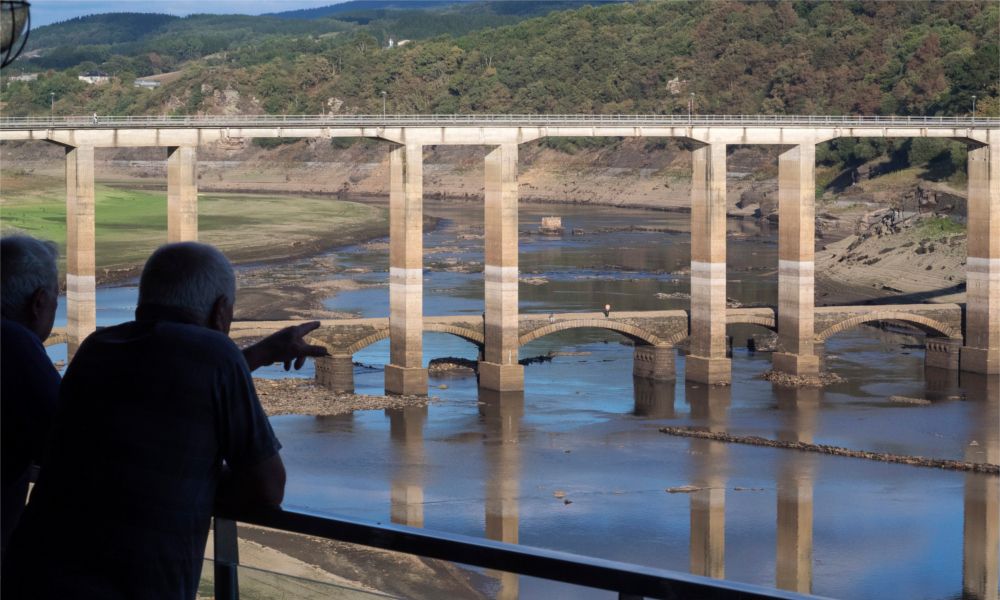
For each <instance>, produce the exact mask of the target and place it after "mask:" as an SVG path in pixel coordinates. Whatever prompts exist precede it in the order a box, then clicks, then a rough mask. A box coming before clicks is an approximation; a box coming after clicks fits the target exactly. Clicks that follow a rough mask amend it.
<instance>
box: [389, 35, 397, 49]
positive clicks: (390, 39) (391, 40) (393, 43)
mask: <svg viewBox="0 0 1000 600" xmlns="http://www.w3.org/2000/svg"><path fill="white" fill-rule="evenodd" d="M388 47H389V48H395V47H396V40H394V39H392V38H391V37H390V38H389V45H388Z"/></svg>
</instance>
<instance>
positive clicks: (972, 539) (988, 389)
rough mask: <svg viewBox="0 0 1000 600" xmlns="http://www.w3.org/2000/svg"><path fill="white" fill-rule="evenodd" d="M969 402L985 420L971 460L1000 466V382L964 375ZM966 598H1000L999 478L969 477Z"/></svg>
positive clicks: (968, 453) (978, 424)
mask: <svg viewBox="0 0 1000 600" xmlns="http://www.w3.org/2000/svg"><path fill="white" fill-rule="evenodd" d="M961 377H962V385H963V387H965V390H966V399H967V400H968V401H970V402H973V403H974V404H975V406H976V409H977V411H978V412H979V415H980V418H978V419H977V420H976V421H975V426H974V429H973V430H972V431H971V432H970V433H969V442H968V445H967V446H966V449H965V460H967V461H972V462H988V463H993V464H996V463H998V462H1000V376H997V375H977V374H973V373H962V375H961ZM962 529H963V531H962V537H963V543H962V597H963V598H970V599H971V598H974V599H976V600H997V598H998V596H1000V591H998V588H1000V483H998V482H997V478H996V476H994V475H986V474H982V473H969V474H967V475H966V476H965V501H964V517H963V527H962Z"/></svg>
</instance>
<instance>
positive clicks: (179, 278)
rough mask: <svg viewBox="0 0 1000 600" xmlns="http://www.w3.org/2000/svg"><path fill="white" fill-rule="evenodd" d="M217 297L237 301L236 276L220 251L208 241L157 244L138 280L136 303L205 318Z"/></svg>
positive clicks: (230, 301) (232, 301) (231, 301)
mask: <svg viewBox="0 0 1000 600" xmlns="http://www.w3.org/2000/svg"><path fill="white" fill-rule="evenodd" d="M219 296H225V297H226V299H227V300H228V301H229V303H230V304H232V303H234V302H235V301H236V275H235V274H234V273H233V267H232V265H230V264H229V261H228V260H227V259H226V257H225V256H223V255H222V252H219V250H218V249H216V248H215V247H213V246H209V245H208V244H199V243H197V242H180V243H177V244H167V245H165V246H160V247H159V248H157V249H156V251H155V252H153V255H152V256H150V257H149V260H147V261H146V266H145V267H144V268H143V269H142V277H141V278H140V279H139V306H143V305H146V304H155V305H159V306H169V307H171V308H179V309H182V310H185V311H187V312H189V313H191V314H192V315H193V316H195V317H197V318H199V319H202V320H207V319H208V317H209V316H210V313H211V311H212V305H213V304H215V301H216V299H218V298H219Z"/></svg>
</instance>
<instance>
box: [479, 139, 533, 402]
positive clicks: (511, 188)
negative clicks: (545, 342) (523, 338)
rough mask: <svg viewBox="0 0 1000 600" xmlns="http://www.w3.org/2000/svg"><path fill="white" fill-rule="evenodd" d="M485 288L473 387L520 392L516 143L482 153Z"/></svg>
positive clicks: (521, 377) (522, 369)
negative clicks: (476, 377)
mask: <svg viewBox="0 0 1000 600" xmlns="http://www.w3.org/2000/svg"><path fill="white" fill-rule="evenodd" d="M485 167H486V168H485V171H486V201H485V214H484V222H485V242H486V265H485V268H484V269H483V276H484V278H485V286H484V287H485V291H486V298H485V300H486V311H485V314H484V317H483V318H484V332H483V334H484V342H485V344H484V346H485V348H484V352H483V358H484V360H483V361H482V362H480V363H479V387H481V388H484V389H487V390H494V391H499V392H513V391H521V390H524V367H523V366H521V365H520V364H519V363H518V348H519V339H518V325H519V317H518V289H517V286H518V269H517V251H518V240H517V235H518V233H517V200H518V195H517V144H502V145H500V146H498V147H497V148H495V149H494V150H493V151H492V152H490V153H489V154H487V155H486V165H485Z"/></svg>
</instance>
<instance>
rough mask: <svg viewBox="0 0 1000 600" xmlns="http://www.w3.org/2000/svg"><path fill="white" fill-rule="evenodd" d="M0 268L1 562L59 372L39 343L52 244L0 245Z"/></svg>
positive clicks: (48, 304)
mask: <svg viewBox="0 0 1000 600" xmlns="http://www.w3.org/2000/svg"><path fill="white" fill-rule="evenodd" d="M0 262H2V264H0V279H2V289H0V306H2V307H0V317H2V318H0V323H2V331H0V412H2V415H0V428H2V432H0V441H2V445H3V448H2V451H0V461H2V466H0V479H2V482H3V497H2V500H0V501H2V503H3V504H2V515H0V528H2V530H3V533H2V536H3V537H2V546H0V548H2V550H0V556H2V555H3V554H5V553H6V552H5V550H6V547H7V541H8V540H9V539H10V534H11V532H13V530H14V527H15V526H16V525H17V522H18V520H19V519H20V517H21V513H22V512H23V511H24V502H25V500H26V499H27V496H28V483H29V479H30V472H31V467H32V464H34V463H37V462H38V459H39V455H40V454H41V449H42V445H43V442H44V441H45V438H46V436H47V435H48V431H49V428H50V427H51V424H52V420H53V418H54V415H55V411H56V402H57V398H58V394H59V372H58V371H56V369H55V367H54V366H53V365H52V361H51V360H50V359H49V357H48V355H47V354H46V353H45V348H44V346H43V345H42V343H43V342H44V341H45V340H46V339H47V338H48V337H49V334H50V333H51V332H52V323H53V321H54V320H55V316H56V304H57V302H58V299H59V272H58V270H57V269H56V247H55V244H53V243H51V242H42V241H39V240H36V239H33V238H30V237H25V236H11V237H5V238H3V239H2V240H0Z"/></svg>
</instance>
